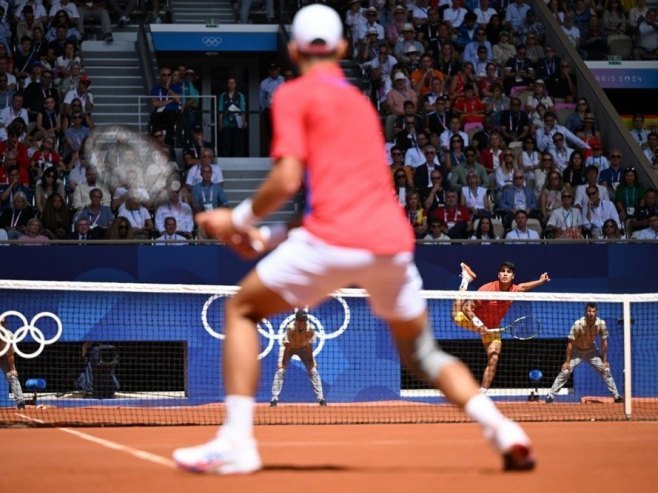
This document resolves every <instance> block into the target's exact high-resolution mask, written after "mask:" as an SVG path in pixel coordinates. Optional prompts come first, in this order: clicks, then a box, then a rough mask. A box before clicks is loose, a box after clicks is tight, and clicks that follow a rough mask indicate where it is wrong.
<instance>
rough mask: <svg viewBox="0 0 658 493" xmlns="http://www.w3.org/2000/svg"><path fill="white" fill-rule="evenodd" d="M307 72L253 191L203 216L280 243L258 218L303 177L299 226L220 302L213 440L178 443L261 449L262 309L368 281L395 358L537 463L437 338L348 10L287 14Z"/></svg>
mask: <svg viewBox="0 0 658 493" xmlns="http://www.w3.org/2000/svg"><path fill="white" fill-rule="evenodd" d="M288 50H289V53H290V56H291V59H292V60H293V61H295V62H296V63H297V65H298V66H299V69H300V71H301V74H302V75H301V77H299V78H297V79H295V80H293V81H291V82H288V83H286V84H285V85H284V86H282V87H280V88H279V89H278V90H277V91H276V93H275V94H274V98H273V104H272V115H273V120H274V121H273V123H274V132H273V142H272V148H271V156H272V158H273V160H274V165H273V167H272V170H271V171H270V173H269V175H268V176H267V178H266V179H265V181H264V182H263V184H262V185H261V187H260V188H259V189H258V191H257V192H256V193H255V195H254V197H253V200H245V201H244V202H242V203H241V204H240V205H238V206H237V207H236V208H235V209H233V210H222V209H217V210H215V211H209V212H203V213H201V214H199V215H198V216H197V220H198V222H199V225H200V226H201V227H203V228H204V229H205V230H206V231H207V232H209V233H210V234H212V235H213V236H215V237H217V238H219V239H221V240H223V241H225V242H227V243H228V244H231V245H232V246H233V247H234V248H235V249H236V250H237V251H238V252H241V253H242V254H244V255H249V254H254V253H255V252H254V248H253V247H256V248H255V250H264V249H270V248H272V247H273V246H274V245H275V244H276V243H277V241H280V240H281V238H282V236H283V237H285V233H284V232H283V230H282V229H277V230H276V231H272V230H270V229H258V228H256V227H255V224H256V223H257V222H258V221H259V220H260V219H262V218H265V217H266V216H268V215H269V214H270V213H272V212H274V211H275V210H277V209H278V208H279V207H280V206H281V205H283V204H284V203H285V201H287V200H288V199H289V198H290V197H291V196H292V195H293V194H294V193H295V192H296V191H297V189H298V187H299V183H300V181H301V180H302V178H304V182H305V183H306V185H307V202H306V203H307V209H308V212H307V213H306V215H305V216H304V218H303V222H302V226H301V227H300V228H296V229H293V230H291V231H290V234H289V235H288V236H287V238H286V239H285V241H283V243H281V244H280V245H278V247H277V248H276V249H275V250H274V251H273V252H272V253H270V255H268V256H267V257H265V258H264V259H262V260H261V261H260V262H259V263H258V265H257V266H256V268H255V269H254V270H253V271H251V272H250V273H249V274H247V276H246V277H245V279H243V281H242V282H241V284H240V291H239V292H238V293H237V294H236V296H234V297H233V298H231V299H230V300H229V301H228V302H227V303H226V306H225V318H224V319H225V324H226V327H225V331H226V339H225V344H224V379H225V384H226V392H227V396H226V398H225V404H226V413H227V414H226V421H225V423H224V424H223V425H222V427H221V428H220V429H219V432H218V434H217V436H216V437H215V438H214V439H212V440H211V441H210V442H208V443H205V444H203V445H200V446H197V447H191V448H182V449H178V450H176V451H175V452H174V454H173V457H174V460H175V461H176V463H177V464H178V465H179V466H180V467H182V468H184V469H186V470H189V471H195V472H213V473H219V474H231V473H250V472H253V471H256V470H258V469H260V467H261V460H260V456H259V453H258V449H257V445H256V441H255V439H254V437H253V410H254V403H255V399H254V396H255V394H256V389H257V385H258V381H259V370H260V368H259V363H258V359H257V356H258V352H259V340H258V333H257V331H256V328H255V325H256V322H258V321H259V320H261V319H262V318H263V317H268V316H270V315H272V314H274V313H278V312H282V311H286V310H290V309H291V308H292V307H293V306H302V305H315V304H317V303H318V302H320V301H322V300H323V299H324V298H325V297H326V296H327V295H328V294H329V293H331V292H332V291H334V290H336V289H338V288H342V287H346V286H353V285H358V286H361V287H363V288H364V289H366V290H367V291H368V293H369V295H370V298H369V301H370V304H371V306H372V309H373V311H374V312H375V314H376V315H378V316H379V317H381V318H383V319H384V320H386V321H387V322H388V324H389V325H390V328H391V331H392V334H393V338H394V339H395V342H396V344H397V346H398V349H399V352H400V356H401V359H402V360H403V362H404V363H405V364H406V365H407V367H408V368H410V369H411V370H412V371H414V372H415V373H417V374H418V375H420V376H422V377H424V378H425V379H426V380H428V381H430V382H432V383H433V384H434V385H435V386H436V387H437V388H439V389H441V391H442V392H443V393H444V394H445V396H446V397H447V398H448V399H450V400H451V401H452V402H454V403H456V404H457V405H459V406H460V407H461V408H463V409H464V410H465V412H466V414H467V415H468V416H470V417H471V418H473V419H474V420H475V421H477V422H478V423H479V424H480V425H481V426H482V428H483V431H484V434H485V436H486V437H488V438H489V439H490V440H491V441H492V443H493V445H494V446H495V448H496V449H497V451H498V452H499V453H500V454H501V455H502V456H503V458H504V467H505V469H508V470H528V469H532V468H533V467H534V459H533V455H532V452H531V443H530V440H529V438H528V437H527V435H526V434H525V433H524V431H523V430H522V429H521V427H520V426H519V425H517V424H516V423H514V422H513V421H511V420H509V419H507V418H505V417H504V416H503V415H502V414H501V413H500V412H499V411H498V409H497V408H496V406H495V405H494V404H493V402H492V401H491V400H490V399H489V398H488V397H487V396H484V395H482V394H480V392H479V391H478V386H477V384H476V382H475V380H474V379H473V376H472V375H471V373H470V372H469V370H468V368H467V367H466V366H465V365H464V364H463V363H461V362H460V361H458V360H457V359H456V358H454V357H452V356H450V355H449V354H447V353H445V352H444V351H442V350H441V349H440V348H439V347H438V346H437V343H436V341H435V339H434V335H433V333H432V330H431V328H430V327H429V325H428V316H427V309H426V302H425V300H424V298H423V297H422V296H421V293H420V292H419V291H420V289H421V285H422V282H421V279H420V275H419V273H418V271H417V269H416V266H415V264H414V262H413V251H414V235H413V231H412V230H411V228H410V227H409V223H408V221H407V220H406V218H405V217H404V215H403V213H402V211H401V209H400V206H399V205H398V204H397V202H396V200H395V198H394V196H393V194H391V191H390V190H391V189H390V176H389V173H388V170H387V166H386V156H385V155H384V151H383V149H384V142H383V139H382V134H381V128H380V123H379V117H378V115H377V113H376V111H375V110H374V108H373V107H372V106H371V104H370V103H369V101H368V100H367V99H366V98H365V97H364V96H363V94H361V93H360V92H359V91H358V90H357V89H356V88H354V87H352V86H351V85H350V84H349V82H348V81H347V80H345V77H344V74H343V73H342V71H341V69H340V68H339V66H338V64H337V61H338V60H339V59H340V58H341V57H342V56H343V55H344V54H345V53H346V50H347V42H346V41H345V40H344V39H343V36H342V24H341V20H340V17H339V16H338V14H337V13H336V12H335V11H334V10H333V9H331V8H329V7H327V6H324V5H321V4H313V5H310V6H307V7H304V8H302V9H301V10H300V11H299V12H298V13H297V14H296V15H295V18H294V19H293V23H292V36H291V41H290V43H289V45H288Z"/></svg>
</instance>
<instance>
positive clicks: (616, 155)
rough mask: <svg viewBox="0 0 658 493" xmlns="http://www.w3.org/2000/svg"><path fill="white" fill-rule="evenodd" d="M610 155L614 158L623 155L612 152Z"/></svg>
mask: <svg viewBox="0 0 658 493" xmlns="http://www.w3.org/2000/svg"><path fill="white" fill-rule="evenodd" d="M610 157H611V158H614V157H619V158H620V157H621V154H610Z"/></svg>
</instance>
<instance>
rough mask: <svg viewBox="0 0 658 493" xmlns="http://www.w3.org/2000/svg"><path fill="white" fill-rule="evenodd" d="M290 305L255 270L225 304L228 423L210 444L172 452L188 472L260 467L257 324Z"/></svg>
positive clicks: (243, 471) (230, 471)
mask: <svg viewBox="0 0 658 493" xmlns="http://www.w3.org/2000/svg"><path fill="white" fill-rule="evenodd" d="M290 308H291V307H290V305H289V304H288V303H287V302H286V301H285V300H283V298H281V297H280V296H279V295H278V294H276V293H274V292H273V291H271V290H270V289H268V288H267V287H265V285H264V284H263V283H262V282H261V280H260V278H259V277H258V275H257V274H256V271H255V270H253V271H252V272H251V273H250V274H248V275H247V277H246V278H245V279H244V280H243V282H242V284H241V289H240V291H239V292H238V294H237V295H236V296H235V297H233V298H232V299H231V300H229V301H228V302H227V303H226V308H225V324H226V329H225V330H226V334H225V335H226V339H225V341H224V382H225V386H226V399H225V405H226V423H225V424H224V425H223V426H222V427H221V428H220V430H219V432H218V434H217V436H216V438H214V439H213V440H211V441H210V442H208V443H205V444H202V445H199V446H196V447H189V448H181V449H177V450H175V451H174V460H175V461H176V463H177V464H178V466H179V467H181V468H183V469H186V470H188V471H192V472H208V473H216V474H247V473H250V472H254V471H257V470H258V469H260V468H261V460H260V456H259V454H258V449H257V447H256V441H255V440H254V438H253V412H254V411H253V410H254V404H255V398H254V396H255V394H256V389H257V387H258V379H259V375H260V364H259V362H258V351H259V342H258V333H257V331H256V323H257V322H258V321H259V320H261V319H262V318H263V317H267V316H269V315H271V314H273V313H278V312H281V311H284V310H288V309H290Z"/></svg>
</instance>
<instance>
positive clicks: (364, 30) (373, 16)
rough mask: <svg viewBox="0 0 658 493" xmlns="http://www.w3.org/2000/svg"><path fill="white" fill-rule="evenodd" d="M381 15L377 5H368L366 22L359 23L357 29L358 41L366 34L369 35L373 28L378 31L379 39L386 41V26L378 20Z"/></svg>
mask: <svg viewBox="0 0 658 493" xmlns="http://www.w3.org/2000/svg"><path fill="white" fill-rule="evenodd" d="M378 17H379V12H377V9H376V8H375V7H368V8H367V9H366V11H365V18H366V22H364V23H361V24H359V28H358V30H357V33H356V35H357V41H361V40H362V39H364V38H365V37H366V36H368V34H369V32H370V30H371V29H374V30H375V31H376V32H377V39H378V40H379V41H384V26H382V25H381V24H380V23H379V22H377V18H378Z"/></svg>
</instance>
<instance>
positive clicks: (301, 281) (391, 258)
mask: <svg viewBox="0 0 658 493" xmlns="http://www.w3.org/2000/svg"><path fill="white" fill-rule="evenodd" d="M256 272H257V273H258V276H259V277H260V279H261V281H262V282H263V284H265V286H267V287H268V288H269V289H271V290H272V291H274V292H275V293H277V294H279V295H280V296H281V297H282V298H283V299H284V300H286V301H287V302H288V303H290V304H291V305H292V306H302V305H309V306H313V305H315V304H317V303H318V302H320V301H321V300H323V299H324V298H326V297H327V296H328V295H329V294H330V293H332V292H333V291H335V290H337V289H341V288H347V287H360V288H363V289H365V290H366V291H368V294H369V295H370V305H371V307H372V310H373V312H374V313H375V314H376V315H377V316H379V317H381V318H383V319H384V320H392V321H406V320H411V319H413V318H416V317H418V316H419V315H421V314H422V313H423V311H424V310H425V307H426V302H425V299H424V298H423V297H422V296H421V294H420V290H421V289H422V279H421V278H420V274H419V273H418V269H417V268H416V265H415V264H414V262H413V254H412V253H409V252H402V253H398V254H395V255H376V254H374V253H372V252H369V251H367V250H361V249H357V248H346V247H340V246H334V245H328V244H327V243H325V242H323V241H322V240H320V239H318V238H316V237H315V236H313V235H312V234H310V233H309V232H308V231H306V230H305V229H303V228H297V229H294V230H292V231H291V232H290V235H289V237H288V239H287V240H286V241H284V242H283V243H281V245H279V246H278V247H277V248H276V249H275V250H274V251H273V252H272V253H270V254H269V255H268V256H267V257H265V258H264V259H262V260H261V261H260V262H259V263H258V265H257V266H256Z"/></svg>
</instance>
